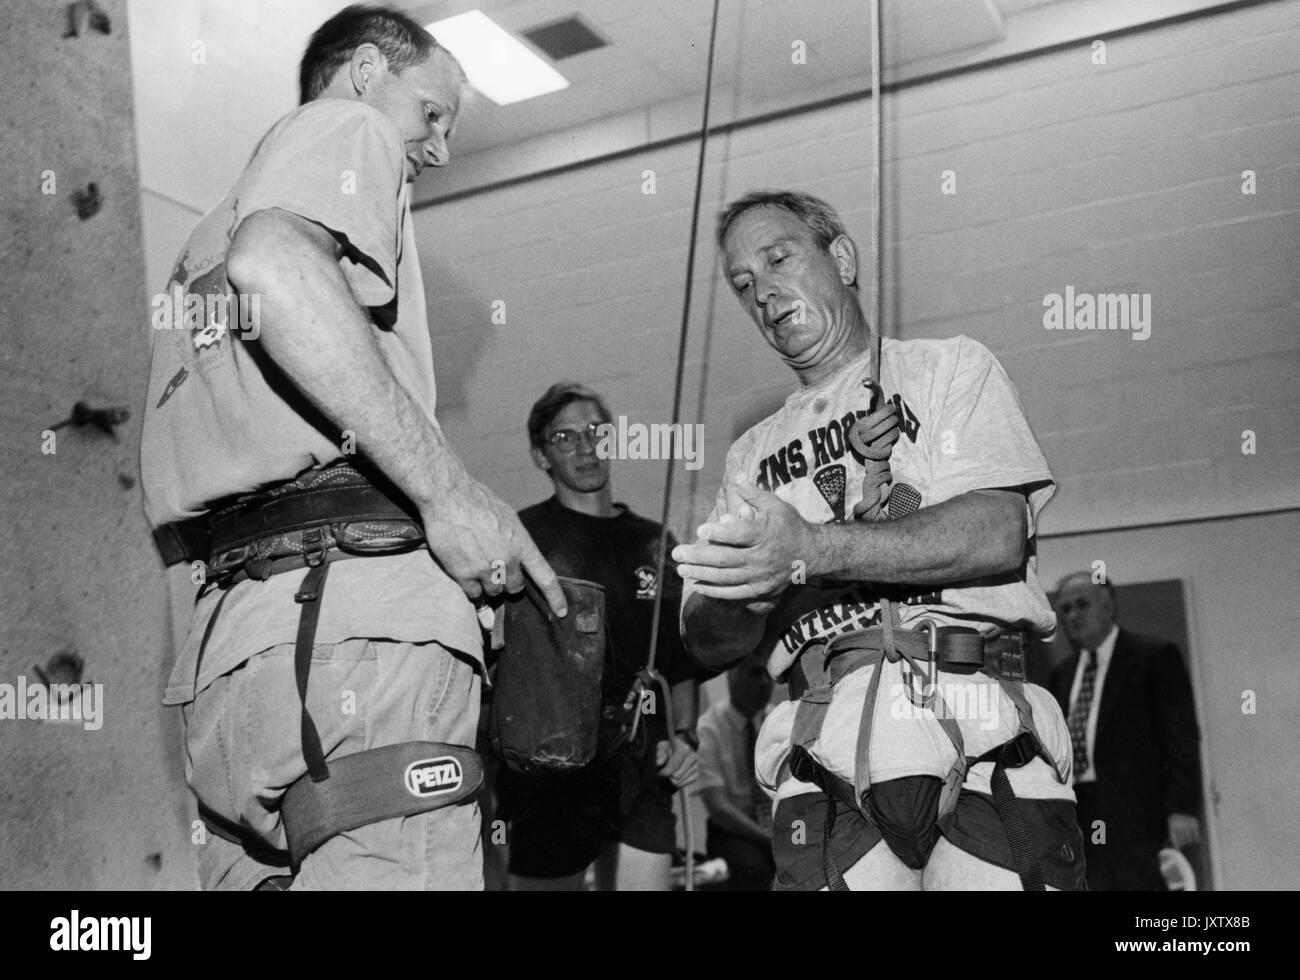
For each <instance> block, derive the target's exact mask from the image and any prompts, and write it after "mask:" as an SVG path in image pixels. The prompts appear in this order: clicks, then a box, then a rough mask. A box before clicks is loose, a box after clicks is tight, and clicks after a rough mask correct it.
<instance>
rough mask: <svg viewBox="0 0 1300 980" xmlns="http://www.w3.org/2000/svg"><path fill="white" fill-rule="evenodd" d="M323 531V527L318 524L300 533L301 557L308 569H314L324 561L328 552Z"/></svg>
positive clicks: (324, 529)
mask: <svg viewBox="0 0 1300 980" xmlns="http://www.w3.org/2000/svg"><path fill="white" fill-rule="evenodd" d="M325 531H326V528H325V525H323V524H318V525H316V526H315V527H309V528H307V529H306V530H305V531H303V532H302V557H303V561H305V562H306V563H307V567H308V568H315V567H316V566H317V565H319V564H321V562H323V561H324V560H325V553H326V552H327V551H329V544H328V542H327V540H326V536H325Z"/></svg>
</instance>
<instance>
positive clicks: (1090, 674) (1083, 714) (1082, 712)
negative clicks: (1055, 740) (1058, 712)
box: [1068, 650, 1097, 780]
mask: <svg viewBox="0 0 1300 980" xmlns="http://www.w3.org/2000/svg"><path fill="white" fill-rule="evenodd" d="M1096 680H1097V655H1096V654H1095V653H1094V652H1093V651H1091V650H1085V651H1083V676H1082V677H1081V678H1079V693H1078V695H1077V696H1076V697H1075V699H1074V704H1072V705H1070V718H1069V722H1068V724H1069V727H1070V741H1071V742H1072V743H1074V778H1075V779H1076V780H1077V779H1078V778H1079V777H1080V776H1082V775H1083V774H1084V773H1085V772H1087V770H1088V713H1089V712H1090V711H1091V710H1092V688H1093V685H1094V683H1096Z"/></svg>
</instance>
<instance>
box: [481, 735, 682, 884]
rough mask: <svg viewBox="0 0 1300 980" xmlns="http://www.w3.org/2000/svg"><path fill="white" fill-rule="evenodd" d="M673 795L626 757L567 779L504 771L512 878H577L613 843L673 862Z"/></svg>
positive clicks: (502, 796)
mask: <svg viewBox="0 0 1300 980" xmlns="http://www.w3.org/2000/svg"><path fill="white" fill-rule="evenodd" d="M674 792H675V790H674V788H673V784H672V782H671V781H670V780H668V779H664V778H662V777H660V776H658V775H657V773H656V767H655V766H653V765H652V759H646V758H644V757H639V756H637V755H634V754H633V753H632V752H630V751H627V750H624V751H621V752H618V753H616V754H615V755H614V757H613V758H612V759H610V760H608V761H606V762H603V763H599V764H596V765H593V766H590V767H588V768H586V769H583V770H581V771H579V772H576V773H572V774H565V775H557V776H541V777H537V776H525V775H523V774H522V773H518V772H514V771H512V770H510V769H507V768H506V767H505V766H502V767H501V772H500V775H499V776H498V779H497V795H498V815H499V816H501V817H502V818H503V819H505V820H506V821H507V825H508V828H509V829H508V831H507V838H506V840H507V843H508V845H509V849H510V863H509V871H510V873H511V874H516V875H522V876H523V877H526V878H562V877H565V876H567V875H572V874H577V873H578V872H580V871H582V870H583V869H585V868H586V867H587V866H588V865H590V864H591V862H592V861H594V860H595V859H596V857H597V856H598V855H599V854H600V852H601V850H602V849H603V848H604V847H605V846H606V845H607V844H610V843H613V842H617V843H620V844H626V845H628V846H629V847H635V848H636V849H637V850H640V851H648V852H649V853H651V854H672V853H673V851H674V850H675V848H676V846H677V820H676V817H675V815H674V814H673V793H674Z"/></svg>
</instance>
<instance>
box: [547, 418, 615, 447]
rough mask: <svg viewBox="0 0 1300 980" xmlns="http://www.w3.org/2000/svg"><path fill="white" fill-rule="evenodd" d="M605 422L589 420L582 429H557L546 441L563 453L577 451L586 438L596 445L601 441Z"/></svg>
mask: <svg viewBox="0 0 1300 980" xmlns="http://www.w3.org/2000/svg"><path fill="white" fill-rule="evenodd" d="M604 424H605V423H603V422H588V423H587V425H586V427H584V428H582V429H556V430H555V431H554V432H552V433H551V434H550V435H549V436H547V437H546V440H545V441H546V442H549V443H550V444H551V445H552V446H554V447H555V448H556V449H558V450H559V451H560V452H562V453H572V452H577V449H578V444H579V443H580V442H581V441H582V440H583V439H584V438H585V439H586V440H587V441H588V442H589V443H591V445H592V446H593V447H594V446H595V445H596V443H597V442H599V441H600V435H601V432H600V430H601V427H602V426H603V425H604Z"/></svg>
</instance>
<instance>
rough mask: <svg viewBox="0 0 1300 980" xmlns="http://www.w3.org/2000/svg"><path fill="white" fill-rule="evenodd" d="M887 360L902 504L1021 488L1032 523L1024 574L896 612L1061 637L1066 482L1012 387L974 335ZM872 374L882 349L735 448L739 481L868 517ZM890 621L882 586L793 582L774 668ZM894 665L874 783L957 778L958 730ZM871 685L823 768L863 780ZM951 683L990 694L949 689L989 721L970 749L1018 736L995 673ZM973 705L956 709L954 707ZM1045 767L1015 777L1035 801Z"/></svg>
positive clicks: (1051, 731)
mask: <svg viewBox="0 0 1300 980" xmlns="http://www.w3.org/2000/svg"><path fill="white" fill-rule="evenodd" d="M881 360H882V366H881V387H882V389H883V390H884V393H885V397H886V398H887V399H889V400H891V401H893V402H894V403H895V405H896V407H897V408H898V410H899V414H900V417H901V423H900V428H901V430H902V433H901V435H900V437H899V439H898V441H897V442H896V443H895V444H894V448H893V452H892V454H891V456H890V468H891V471H892V475H893V486H894V490H893V493H894V495H895V499H901V491H900V489H899V487H900V485H901V484H907V485H908V486H911V487H913V488H914V489H915V490H916V492H917V493H918V494H919V497H920V506H921V507H929V506H932V505H934V504H938V503H941V502H943V501H945V500H949V499H951V498H953V497H957V496H959V495H961V494H964V493H968V492H970V491H973V490H991V489H999V488H1021V489H1023V491H1024V492H1025V494H1026V514H1027V517H1028V537H1029V542H1028V547H1027V549H1026V552H1027V559H1026V561H1025V564H1024V566H1023V567H1022V568H1021V569H1020V570H1019V571H1018V572H1013V573H1008V574H1005V575H1000V576H996V577H989V578H985V579H980V580H976V581H970V582H963V583H961V584H960V585H954V586H944V587H942V588H934V587H917V588H915V589H907V590H905V591H906V593H907V597H906V599H905V600H904V601H903V602H902V603H900V604H899V605H898V607H897V608H898V611H899V615H900V619H901V621H902V624H903V626H904V627H908V626H911V625H914V624H916V623H917V622H918V621H919V620H922V619H931V620H934V621H935V622H936V623H938V624H940V625H958V626H969V627H974V628H976V629H979V630H980V631H981V632H985V633H992V632H996V631H998V630H1030V631H1032V632H1034V633H1036V634H1038V635H1039V636H1043V637H1048V636H1050V635H1051V634H1052V633H1054V632H1055V628H1056V617H1055V614H1054V613H1053V611H1052V607H1051V604H1050V603H1049V602H1048V600H1047V596H1046V595H1045V594H1044V592H1043V590H1042V588H1041V587H1040V585H1039V583H1038V578H1037V574H1036V569H1037V559H1036V556H1035V554H1034V542H1033V538H1034V534H1035V528H1036V524H1037V518H1038V514H1039V512H1040V511H1041V510H1042V508H1043V506H1044V505H1045V504H1046V503H1047V501H1048V499H1049V498H1050V497H1051V495H1052V493H1053V492H1054V490H1055V487H1056V483H1055V481H1054V480H1053V479H1052V475H1051V473H1050V471H1049V470H1048V467H1047V461H1046V460H1045V459H1044V458H1043V454H1042V451H1041V450H1040V449H1039V448H1038V444H1037V442H1036V441H1035V439H1034V435H1033V433H1032V432H1031V431H1030V429H1029V424H1028V422H1026V420H1025V414H1024V409H1023V408H1022V407H1021V404H1020V398H1019V396H1018V395H1017V394H1016V390H1015V387H1014V386H1013V385H1012V383H1011V380H1010V378H1008V377H1007V374H1006V372H1005V371H1004V370H1003V369H1002V366H1001V365H1000V364H999V363H998V362H997V359H996V358H994V356H993V355H992V354H991V353H990V352H989V351H988V349H987V348H986V347H984V346H983V345H982V344H980V343H978V342H976V341H974V340H971V339H970V338H968V337H953V338H951V339H947V340H908V341H898V340H888V339H886V340H885V341H884V342H883V345H882V352H881ZM871 380H872V379H871V354H870V352H869V351H868V352H865V353H864V354H863V355H862V356H861V357H860V358H858V359H857V360H856V361H854V362H853V363H851V364H849V365H847V366H846V367H845V368H843V369H842V370H840V371H839V372H837V373H836V374H834V375H833V376H831V377H830V378H828V379H826V380H825V381H823V382H821V383H820V384H816V385H810V386H808V387H804V388H800V389H799V390H797V391H796V392H794V393H793V394H792V395H790V397H789V398H787V399H786V402H785V405H784V406H783V407H782V408H781V409H780V410H779V411H778V412H776V413H775V414H773V415H771V416H770V417H768V418H766V419H764V420H763V421H762V422H760V423H758V424H757V425H755V426H754V427H753V428H752V429H750V430H749V431H748V432H746V433H745V434H744V435H743V436H741V437H740V438H739V439H738V440H737V441H736V442H735V443H734V444H733V445H732V447H731V449H730V450H729V451H728V453H727V464H726V473H725V476H724V479H725V480H726V481H734V480H735V479H736V478H737V477H739V476H741V475H743V476H745V477H748V479H749V480H750V481H751V482H753V483H755V484H757V485H758V486H760V487H762V488H764V489H769V490H771V491H773V492H774V493H775V494H776V495H777V496H778V497H780V498H781V499H782V500H785V501H786V502H788V503H790V504H791V505H793V506H794V507H795V508H796V509H797V510H798V511H799V513H800V514H801V515H802V516H803V517H804V519H805V520H808V521H811V522H814V523H819V524H824V523H829V522H831V521H834V520H844V519H845V518H846V517H847V519H849V520H852V514H853V508H854V506H855V505H856V504H857V503H858V502H859V501H860V500H861V499H862V479H863V475H864V473H865V467H864V465H863V463H862V461H860V460H859V459H857V458H856V457H855V452H854V450H853V449H852V447H851V445H850V443H849V440H848V430H849V428H850V427H851V426H852V425H853V422H854V421H855V420H856V419H857V418H860V417H862V416H864V415H866V414H868V411H869V410H870V409H871V408H872V406H871V392H870V384H871ZM724 506H725V494H724V492H723V491H722V490H720V491H719V493H718V503H717V504H716V505H715V507H714V510H713V512H712V514H711V515H710V517H709V520H710V521H712V520H715V519H717V518H718V517H719V516H720V515H721V513H722V510H723V508H724ZM692 591H693V583H692V582H690V581H687V583H686V587H685V589H684V594H683V604H684V603H685V601H686V599H687V598H688V597H689V596H690V594H691V592H692ZM880 615H881V610H880V605H879V594H878V592H877V590H876V589H875V588H874V587H873V586H872V585H871V584H870V583H859V584H856V585H848V586H845V587H841V588H827V589H820V590H818V589H814V588H812V587H811V586H802V587H800V586H792V587H791V588H790V589H789V590H787V594H786V596H785V602H783V605H782V607H781V608H778V610H777V611H776V612H774V613H773V616H772V618H771V619H769V626H771V625H772V624H773V623H774V622H776V623H781V624H782V625H783V628H782V629H781V630H780V633H779V636H778V637H777V638H775V640H774V643H773V651H772V658H771V660H770V661H769V669H770V670H772V671H773V672H774V673H783V672H784V670H785V668H786V667H788V665H789V663H790V661H791V660H792V659H793V657H794V655H795V653H796V652H797V651H798V649H799V648H800V647H801V646H802V645H803V644H804V643H806V642H807V641H808V640H809V639H812V638H815V637H822V636H831V635H836V634H839V633H844V632H847V631H849V630H855V629H863V628H865V627H868V626H872V625H876V624H878V623H879V621H880ZM885 671H886V672H885V674H884V675H883V676H882V678H881V693H880V697H879V698H878V702H877V705H876V714H875V727H874V729H873V745H872V759H871V767H870V772H871V778H872V780H873V781H878V780H883V779H892V778H896V777H898V776H905V775H916V774H929V775H935V776H940V777H942V776H944V775H946V774H947V772H948V770H949V768H950V767H951V765H952V761H953V759H954V758H955V752H954V750H953V748H952V745H951V743H950V741H949V740H948V737H947V736H946V735H945V734H944V733H943V731H942V730H941V728H940V727H939V724H938V722H937V721H936V720H935V719H934V715H933V712H932V711H930V710H929V709H927V708H922V707H916V706H914V705H912V704H911V701H910V699H909V700H908V701H907V702H906V703H903V700H902V699H905V698H906V694H905V692H904V690H903V687H902V685H903V682H904V677H903V674H902V672H901V669H900V667H899V665H896V664H887V665H886V667H885ZM870 677H871V671H870V670H860V671H857V672H855V673H854V674H851V675H849V676H848V677H846V678H844V679H843V680H842V681H841V682H840V684H839V685H838V686H837V688H836V691H835V695H834V697H833V700H832V704H831V707H830V710H829V711H828V712H827V716H826V720H825V724H824V726H823V729H822V739H821V741H820V743H819V745H818V746H817V747H815V748H814V750H813V754H814V755H815V756H817V757H818V758H819V760H820V761H821V762H822V763H823V764H824V765H826V766H827V767H828V768H830V769H831V770H832V771H834V772H836V773H837V774H839V775H841V776H843V777H844V778H847V779H850V780H851V779H852V778H853V769H854V759H853V752H854V746H855V743H856V737H857V731H858V723H859V720H860V718H861V707H862V698H863V696H864V694H865V691H866V684H867V682H869V680H870ZM947 682H951V684H953V685H971V684H974V685H977V687H957V688H954V689H953V690H952V691H950V693H951V694H953V695H954V698H953V699H957V698H960V699H963V700H964V701H965V703H966V704H967V705H968V713H969V714H971V715H972V716H977V717H970V718H966V719H962V718H961V717H960V715H959V716H958V725H959V727H960V728H961V729H962V731H963V735H964V736H965V738H966V742H967V744H966V753H967V754H968V755H977V754H980V753H981V752H983V751H984V750H985V749H988V748H992V747H993V746H995V745H997V744H999V743H1000V742H1003V741H1006V740H1007V739H1008V738H1011V737H1013V736H1014V735H1015V733H1016V731H1017V722H1016V712H1015V707H1014V705H1013V704H1012V703H1011V702H1010V700H1009V699H1007V698H1006V697H1005V696H1004V695H1002V694H1001V692H1000V691H999V690H998V689H997V687H996V683H995V682H994V681H992V680H990V679H985V678H983V675H977V676H976V678H975V679H974V680H972V678H971V677H963V676H960V675H947V674H941V675H940V684H941V687H942V685H943V684H945V683H947ZM983 685H989V686H990V687H989V690H987V691H981V690H979V689H978V686H983ZM1027 688H1028V690H1027V694H1028V696H1029V698H1030V701H1031V703H1033V705H1034V713H1035V722H1036V723H1037V725H1038V727H1039V730H1040V734H1042V736H1043V738H1044V740H1045V741H1046V742H1047V743H1048V744H1047V748H1048V750H1049V751H1050V752H1051V753H1052V754H1053V756H1054V757H1056V758H1058V759H1062V758H1064V760H1066V761H1067V762H1068V759H1069V756H1070V743H1069V736H1068V733H1067V732H1066V730H1065V725H1064V719H1062V718H1061V717H1060V709H1059V707H1058V706H1057V705H1056V702H1055V700H1054V699H1053V698H1052V697H1051V696H1050V695H1049V694H1047V692H1046V691H1043V690H1042V689H1041V688H1037V687H1035V686H1033V685H1028V686H1027ZM796 704H797V702H786V703H785V704H783V705H779V706H778V707H777V708H776V709H775V710H774V711H773V712H772V714H771V716H770V717H769V718H768V720H767V723H766V724H765V725H764V726H763V732H762V735H761V736H760V739H759V749H758V753H757V768H758V771H759V777H760V782H762V783H764V785H765V786H767V787H768V788H769V789H770V790H775V789H776V788H777V786H776V780H777V774H778V771H779V768H780V765H781V763H782V762H783V761H784V760H785V758H786V756H787V755H788V752H789V736H790V728H791V725H792V724H793V718H794V709H795V707H796ZM900 705H901V707H900ZM959 710H960V709H958V708H957V707H956V706H955V705H954V706H953V711H954V713H957V712H958V711H959ZM1058 729H1059V731H1058ZM991 768H992V767H991V764H988V765H983V766H979V767H977V769H978V770H979V774H978V777H977V778H974V780H973V782H974V785H973V786H972V788H976V789H979V790H980V791H982V792H988V788H987V772H985V770H988V771H991ZM1030 770H1031V767H1025V768H1024V769H1020V770H1015V771H1013V773H1012V776H1011V778H1012V782H1013V784H1017V792H1018V793H1021V795H1031V796H1032V795H1036V793H1035V791H1034V790H1030V791H1029V792H1027V793H1026V792H1022V788H1023V787H1022V786H1020V785H1018V784H1019V783H1023V782H1026V781H1027V779H1026V777H1030V779H1029V780H1028V781H1032V776H1031V773H1030ZM1049 772H1050V770H1049ZM790 782H791V783H794V782H795V781H794V780H790ZM1051 783H1052V784H1053V785H1052V786H1051V787H1047V786H1044V787H1041V792H1040V793H1039V794H1038V795H1051V796H1058V795H1063V796H1068V795H1069V787H1068V784H1067V785H1066V786H1065V787H1064V789H1065V792H1064V793H1061V792H1060V791H1059V783H1058V782H1057V780H1056V779H1055V777H1052V778H1051ZM812 789H813V787H812V786H809V785H806V784H798V787H797V788H796V787H786V788H783V789H782V793H781V795H789V792H790V791H791V790H793V791H794V792H807V791H811V790H812Z"/></svg>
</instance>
